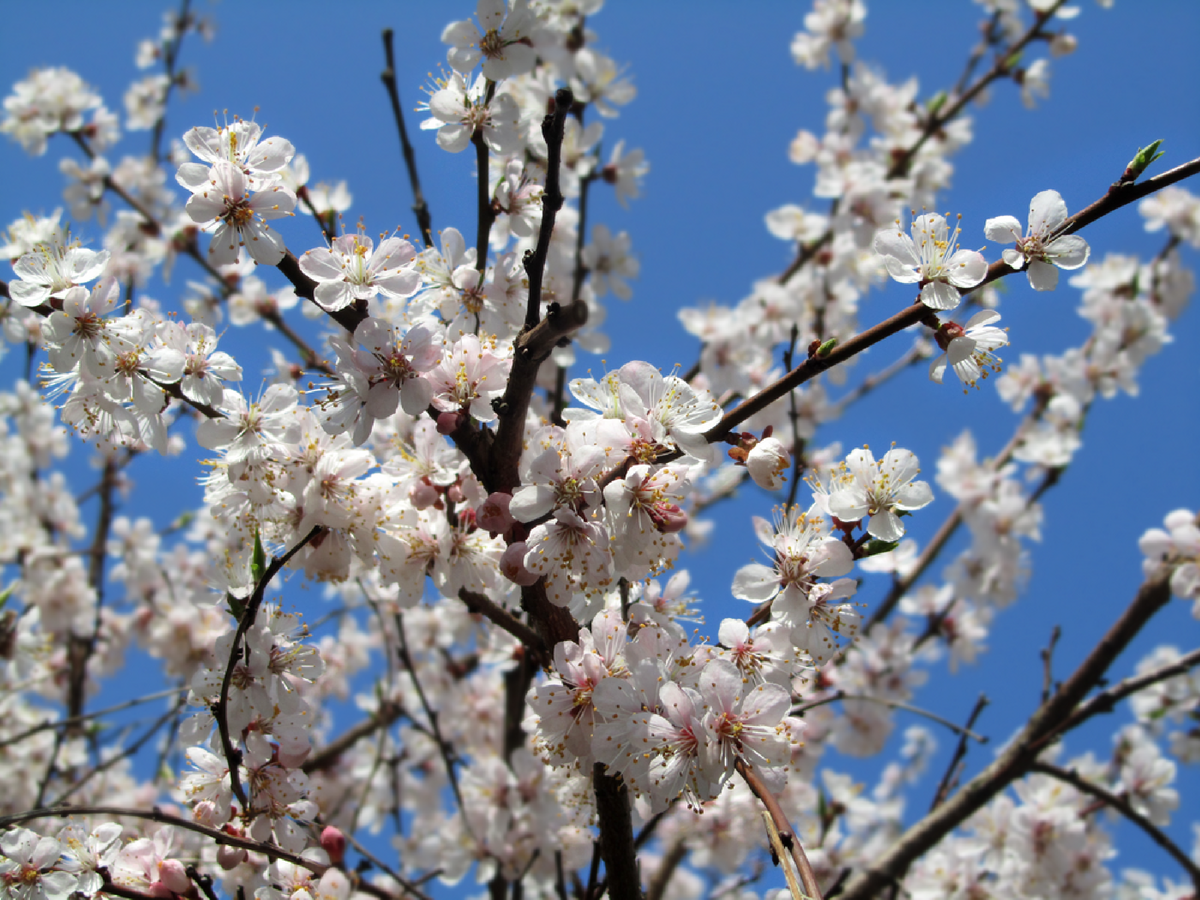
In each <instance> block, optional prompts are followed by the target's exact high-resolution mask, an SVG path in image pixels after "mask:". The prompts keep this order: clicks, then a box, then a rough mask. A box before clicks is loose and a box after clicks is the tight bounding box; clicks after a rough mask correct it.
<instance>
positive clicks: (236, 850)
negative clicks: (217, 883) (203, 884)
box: [217, 844, 250, 872]
mask: <svg viewBox="0 0 1200 900" xmlns="http://www.w3.org/2000/svg"><path fill="white" fill-rule="evenodd" d="M249 856H250V854H249V853H247V852H246V851H245V850H243V849H242V848H241V847H230V846H228V845H227V844H222V845H221V846H220V847H218V848H217V865H219V866H220V867H221V868H222V869H224V870H225V871H226V872H229V871H232V870H233V869H236V868H237V867H238V866H240V865H241V864H242V863H244V862H245V861H246V859H247V858H248V857H249Z"/></svg>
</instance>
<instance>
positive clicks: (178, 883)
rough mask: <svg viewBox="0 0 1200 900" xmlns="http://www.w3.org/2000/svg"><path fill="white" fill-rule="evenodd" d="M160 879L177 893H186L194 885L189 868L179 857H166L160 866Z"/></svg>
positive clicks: (168, 888)
mask: <svg viewBox="0 0 1200 900" xmlns="http://www.w3.org/2000/svg"><path fill="white" fill-rule="evenodd" d="M158 880H159V881H160V882H161V883H162V884H163V885H164V886H165V887H166V888H167V890H170V891H174V892H175V893H176V894H186V893H187V892H188V889H189V888H190V887H191V886H192V880H191V879H190V878H188V876H187V869H185V868H184V866H183V863H181V862H180V861H179V860H177V859H164V860H163V861H162V863H161V864H160V865H159V867H158Z"/></svg>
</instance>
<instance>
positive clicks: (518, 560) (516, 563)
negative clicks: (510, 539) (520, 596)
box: [500, 541, 541, 587]
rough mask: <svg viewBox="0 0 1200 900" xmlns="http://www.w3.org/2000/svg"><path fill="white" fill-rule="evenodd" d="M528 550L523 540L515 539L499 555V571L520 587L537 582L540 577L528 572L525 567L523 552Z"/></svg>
mask: <svg viewBox="0 0 1200 900" xmlns="http://www.w3.org/2000/svg"><path fill="white" fill-rule="evenodd" d="M528 552H529V548H528V547H527V546H526V545H525V542H524V541H517V542H516V543H515V544H509V545H508V549H507V550H505V551H504V555H503V556H501V557H500V571H501V572H502V573H503V574H504V577H505V578H507V579H508V580H509V581H512V582H514V583H516V584H519V585H521V587H529V586H530V585H531V584H537V580H538V578H540V577H541V576H539V575H538V574H537V573H536V572H530V571H529V570H528V569H527V568H525V554H526V553H528Z"/></svg>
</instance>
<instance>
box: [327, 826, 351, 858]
mask: <svg viewBox="0 0 1200 900" xmlns="http://www.w3.org/2000/svg"><path fill="white" fill-rule="evenodd" d="M321 847H322V849H324V851H325V852H326V853H328V854H329V862H330V865H334V866H340V865H341V864H342V861H343V860H345V858H346V835H344V834H342V832H341V830H340V829H337V828H334V827H333V826H332V825H326V826H325V830H324V831H322V832H321Z"/></svg>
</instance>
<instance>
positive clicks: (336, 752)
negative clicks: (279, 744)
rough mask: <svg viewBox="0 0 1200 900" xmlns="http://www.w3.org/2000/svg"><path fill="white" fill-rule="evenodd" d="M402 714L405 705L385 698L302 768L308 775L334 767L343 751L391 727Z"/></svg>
mask: <svg viewBox="0 0 1200 900" xmlns="http://www.w3.org/2000/svg"><path fill="white" fill-rule="evenodd" d="M402 715H404V707H402V706H400V705H399V704H398V703H393V702H392V701H390V700H384V701H383V702H382V703H381V704H380V706H379V709H377V710H376V711H375V712H374V713H372V714H371V716H370V717H369V718H366V719H363V721H361V722H359V723H358V724H357V725H355V726H354V727H353V728H351V729H349V730H348V731H346V732H344V733H343V734H341V735H340V736H338V737H337V738H335V739H334V740H332V741H330V742H329V743H328V744H326V745H325V746H324V747H322V748H321V750H320V752H318V753H316V754H315V755H313V756H310V757H308V759H306V760H305V761H304V765H302V766H301V767H300V768H301V769H302V770H303V771H304V772H305V773H306V774H308V775H311V774H312V773H313V772H320V771H322V770H324V769H329V768H332V767H333V766H335V765H337V762H338V760H339V759H340V758H341V756H342V754H343V753H345V752H346V751H347V750H349V749H350V748H351V747H353V746H354V745H355V744H357V743H358V742H359V741H361V740H362V739H363V738H365V737H369V736H370V735H372V734H374V733H375V732H377V731H381V730H383V729H385V728H388V727H390V726H391V725H392V723H393V722H395V721H396V720H397V719H399V718H400V717H401V716H402Z"/></svg>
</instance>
